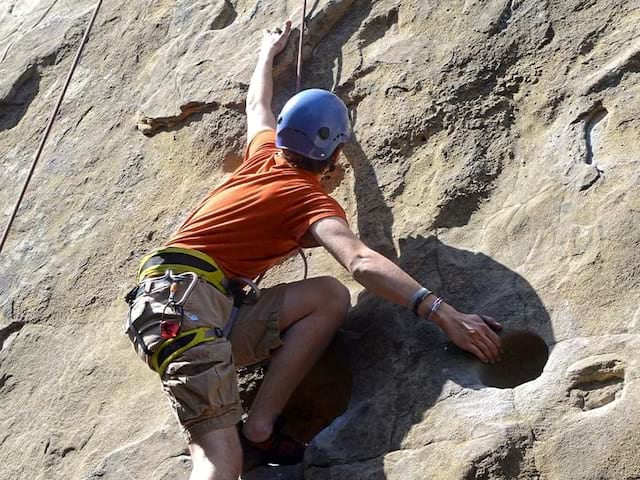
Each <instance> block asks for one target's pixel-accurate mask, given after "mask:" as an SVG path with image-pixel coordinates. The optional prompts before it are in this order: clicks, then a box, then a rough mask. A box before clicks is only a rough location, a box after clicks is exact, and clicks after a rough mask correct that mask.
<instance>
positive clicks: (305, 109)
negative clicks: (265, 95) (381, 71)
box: [276, 88, 351, 161]
mask: <svg viewBox="0 0 640 480" xmlns="http://www.w3.org/2000/svg"><path fill="white" fill-rule="evenodd" d="M350 136H351V126H350V124H349V112H348V110H347V107H346V105H345V104H344V103H343V102H342V100H340V98H338V96H337V95H334V94H333V93H331V92H328V91H326V90H322V89H319V88H312V89H309V90H303V91H302V92H300V93H298V94H296V95H294V96H293V97H291V98H290V99H289V101H288V102H287V103H286V104H285V105H284V107H283V108H282V112H280V115H279V116H278V123H277V126H276V146H277V147H278V148H286V149H288V150H291V151H293V152H295V153H297V154H299V155H302V156H304V157H307V158H311V159H312V160H318V161H324V160H329V158H330V157H331V155H332V154H333V152H334V151H335V149H336V148H337V147H338V146H339V145H340V144H342V143H345V142H347V141H348V140H349V137H350Z"/></svg>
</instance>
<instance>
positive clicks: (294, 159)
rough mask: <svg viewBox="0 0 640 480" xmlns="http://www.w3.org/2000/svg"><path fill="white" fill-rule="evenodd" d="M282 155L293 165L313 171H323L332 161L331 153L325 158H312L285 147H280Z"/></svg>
mask: <svg viewBox="0 0 640 480" xmlns="http://www.w3.org/2000/svg"><path fill="white" fill-rule="evenodd" d="M282 155H283V156H284V158H286V159H287V161H288V162H289V163H290V164H291V165H293V166H294V167H297V168H302V169H303V170H308V171H310V172H313V173H324V172H325V170H327V169H328V168H330V167H331V164H332V161H333V155H332V156H331V157H329V158H328V159H327V160H314V159H313V158H308V157H305V156H303V155H300V154H299V153H296V152H292V151H291V150H287V149H286V148H283V149H282Z"/></svg>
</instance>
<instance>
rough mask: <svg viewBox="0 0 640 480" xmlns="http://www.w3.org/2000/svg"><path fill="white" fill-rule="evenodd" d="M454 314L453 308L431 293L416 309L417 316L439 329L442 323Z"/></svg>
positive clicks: (455, 311)
mask: <svg viewBox="0 0 640 480" xmlns="http://www.w3.org/2000/svg"><path fill="white" fill-rule="evenodd" d="M456 313H457V310H456V309H455V308H453V307H452V306H451V305H449V304H448V303H445V302H444V301H443V300H442V299H441V298H440V297H438V296H437V295H435V294H433V293H430V294H429V295H428V296H427V297H426V298H425V299H424V301H423V302H422V303H421V304H420V306H419V307H418V314H419V315H420V316H421V317H422V318H425V319H427V320H430V321H432V322H433V323H435V324H436V325H438V326H439V327H442V323H443V322H445V321H446V319H447V318H451V317H452V316H453V315H455V314H456Z"/></svg>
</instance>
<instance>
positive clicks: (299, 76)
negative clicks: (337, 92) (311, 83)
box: [296, 0, 307, 92]
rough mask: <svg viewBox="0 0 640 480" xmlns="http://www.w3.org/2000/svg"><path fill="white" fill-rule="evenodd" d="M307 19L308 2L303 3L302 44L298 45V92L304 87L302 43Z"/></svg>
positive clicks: (305, 0) (304, 0)
mask: <svg viewBox="0 0 640 480" xmlns="http://www.w3.org/2000/svg"><path fill="white" fill-rule="evenodd" d="M306 17H307V0H303V2H302V21H301V22H300V43H298V65H297V67H296V92H299V91H300V89H301V87H302V43H303V42H304V29H305V20H306Z"/></svg>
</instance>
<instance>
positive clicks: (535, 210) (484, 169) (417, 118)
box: [0, 0, 640, 480]
mask: <svg viewBox="0 0 640 480" xmlns="http://www.w3.org/2000/svg"><path fill="white" fill-rule="evenodd" d="M308 4H309V6H308V15H307V20H308V21H307V23H308V25H307V28H308V31H307V34H306V35H305V39H306V40H305V45H304V49H303V58H304V76H303V86H304V87H307V88H308V87H321V88H326V89H330V90H333V91H335V92H336V93H337V94H338V95H339V96H341V98H343V99H344V101H345V102H346V104H347V105H348V107H349V109H350V112H351V115H352V119H353V125H354V138H353V141H352V142H351V143H350V144H349V145H348V146H346V148H345V150H344V156H343V158H342V159H341V164H340V168H338V170H337V171H336V172H334V173H333V174H332V175H331V177H330V178H327V179H325V183H326V187H327V189H328V190H329V191H330V192H331V194H332V195H333V196H334V197H335V198H336V199H337V200H339V201H340V202H341V203H342V205H343V206H344V207H345V209H346V210H347V212H348V214H349V215H350V217H351V219H352V220H351V224H352V226H353V227H354V229H355V230H356V231H357V232H358V234H359V235H360V237H361V238H362V239H363V240H364V241H365V242H366V243H367V244H369V245H370V246H372V247H373V248H375V249H376V250H378V251H380V252H382V253H383V254H385V255H386V256H388V257H390V258H392V259H393V260H394V261H396V262H398V263H399V264H400V265H401V266H402V267H403V268H405V269H406V270H407V271H408V272H410V273H411V274H412V275H413V276H414V277H415V278H417V279H418V280H420V281H421V282H422V283H423V284H425V285H427V286H429V288H431V289H432V290H436V291H438V292H440V293H441V294H442V295H443V296H444V297H445V298H446V299H447V301H448V302H449V303H451V304H452V305H454V306H456V307H457V308H458V309H460V310H463V311H475V312H482V313H485V314H487V315H492V316H493V317H495V318H496V319H498V320H500V321H501V322H503V323H504V325H505V332H504V334H503V335H504V339H505V349H506V354H505V362H504V363H503V364H500V365H496V366H493V367H487V366H483V365H482V364H480V363H479V362H477V361H475V360H474V359H473V358H471V357H470V356H468V355H466V354H464V353H463V352H460V351H458V350H457V349H456V348H454V347H453V346H451V345H450V344H449V343H448V342H447V340H446V338H445V337H444V336H443V334H442V333H441V332H440V331H439V330H438V329H437V328H436V327H435V326H433V325H430V324H427V323H426V322H424V321H418V320H417V319H415V318H414V317H413V316H412V314H411V313H410V312H408V311H407V310H406V309H404V308H401V307H396V306H393V305H390V304H389V303H387V302H384V301H381V300H378V299H376V298H374V297H372V296H371V295H370V294H368V293H367V292H364V291H362V288H361V287H360V286H359V285H358V284H356V283H355V282H354V281H353V280H351V279H350V277H349V276H348V275H347V273H346V272H344V271H343V270H342V269H341V268H340V266H339V265H338V264H337V263H336V262H335V261H334V260H333V259H331V258H330V257H329V256H328V255H326V254H325V253H323V252H321V251H310V252H309V254H308V255H309V267H310V275H325V274H329V275H334V276H336V277H337V278H339V279H341V280H342V281H343V282H344V283H345V284H346V285H347V286H348V287H349V288H350V290H351V292H352V299H353V305H354V307H353V309H352V311H351V313H350V315H349V318H348V321H347V322H346V323H345V325H344V329H343V330H342V331H341V332H340V334H339V335H338V337H337V338H336V342H335V344H334V346H333V348H332V353H331V355H330V356H329V357H327V358H325V360H324V361H323V363H322V364H321V365H320V366H319V367H318V369H317V372H316V373H317V375H315V376H314V379H310V380H309V381H308V382H307V383H306V384H305V387H304V388H302V389H301V390H300V391H299V392H297V394H296V398H294V400H293V401H292V404H291V405H290V406H289V408H288V410H287V417H288V419H289V421H290V425H291V427H290V428H291V429H292V431H293V432H295V433H297V434H298V435H300V436H303V437H305V438H309V439H311V444H310V447H309V449H308V453H307V455H306V458H305V462H304V464H303V465H300V466H297V467H289V468H280V469H277V468H275V469H274V468H270V469H264V468H263V469H257V470H254V471H252V472H249V473H247V474H246V475H244V476H243V478H247V479H253V480H261V479H266V478H269V479H275V478H280V479H298V478H307V479H319V480H324V479H332V480H340V479H350V480H353V479H367V480H371V479H374V480H377V479H388V480H394V479H425V478H430V479H442V480H450V479H461V480H469V479H548V480H554V479H563V480H574V479H575V480H579V479H580V480H582V479H584V480H591V479H611V480H631V479H637V478H640V451H639V450H638V448H637V439H638V437H639V436H640V384H639V381H638V378H639V376H640V363H639V362H640V360H639V358H640V357H639V355H638V352H639V351H640V248H639V247H640V229H639V228H638V225H640V194H639V193H638V191H639V189H640V168H639V167H640V143H638V138H639V137H640V120H638V117H639V114H640V106H639V105H640V104H639V103H638V98H639V97H640V2H639V1H638V0H611V1H606V2H605V1H602V0H600V1H598V0H563V1H559V0H543V1H541V0H483V1H480V0H456V1H450V2H435V1H430V0H429V1H427V0H406V1H404V0H403V1H398V0H395V1H393V0H378V1H375V2H374V1H365V0H315V1H313V2H308ZM93 6H94V2H90V1H87V0H74V1H71V0H23V1H17V0H3V1H0V169H1V172H2V173H1V175H0V205H1V208H0V221H1V222H2V224H3V225H4V223H5V222H6V221H8V218H9V215H10V213H11V210H12V208H13V202H14V201H15V199H16V198H17V196H18V194H19V191H20V188H21V184H22V182H23V179H24V178H25V175H26V173H27V171H28V168H29V164H30V162H31V159H32V157H33V155H34V152H35V150H36V148H37V145H38V142H39V141H40V136H41V134H42V132H43V131H44V128H45V125H46V122H47V120H48V118H49V115H50V112H51V110H52V108H53V105H54V103H55V101H56V99H57V96H58V95H59V91H60V89H61V87H62V85H63V82H64V80H65V77H66V74H67V71H68V69H69V67H70V65H71V63H72V61H73V57H74V55H75V51H76V49H77V47H78V45H79V42H80V39H81V37H82V34H83V31H84V28H85V26H86V24H87V22H88V20H89V17H90V15H91V11H92V9H93ZM301 6H302V2H275V1H264V0H215V1H210V2H204V1H197V0H177V1H173V0H172V1H169V0H142V1H136V2H124V1H121V0H114V1H110V2H104V4H103V6H102V9H101V11H100V13H99V15H98V18H97V21H96V24H95V26H94V29H93V31H92V33H91V36H90V38H89V43H88V45H87V47H86V49H85V53H84V55H83V58H82V60H81V63H80V66H79V67H78V70H77V71H76V74H75V76H74V79H73V81H72V84H71V87H70V89H69V91H68V93H67V95H66V98H65V100H64V102H63V104H62V108H61V111H60V113H59V116H58V118H57V119H56V124H55V126H54V129H53V131H52V135H51V138H50V140H49V142H48V144H47V146H46V148H45V150H44V154H43V157H42V159H41V161H40V163H39V165H38V167H37V169H36V173H35V175H34V177H33V180H32V182H31V185H30V187H29V190H28V193H27V195H26V198H25V200H24V202H23V204H22V207H21V209H20V211H19V215H18V218H17V220H16V223H15V224H14V227H13V229H12V232H11V235H10V237H9V240H8V243H7V245H6V247H5V249H4V251H3V252H2V253H1V254H0V413H1V414H0V478H7V479H9V478H10V479H16V480H17V479H30V480H33V479H41V480H45V479H47V480H48V479H63V478H64V479H85V480H88V479H113V480H115V479H125V478H150V479H151V478H152V479H169V478H172V479H173V478H185V479H186V478H188V475H189V473H188V472H189V457H188V452H187V449H186V445H185V444H184V442H183V441H182V438H181V436H180V433H179V431H178V429H177V427H176V425H175V421H174V419H173V417H172V414H171V411H170V409H169V407H168V404H167V402H166V400H165V399H164V398H163V396H162V392H161V391H160V388H159V385H158V382H157V379H156V378H155V377H154V375H153V374H152V373H151V372H150V371H149V370H148V369H147V368H146V367H145V366H144V365H143V364H142V362H140V361H139V360H138V359H137V358H136V356H135V353H134V352H133V349H132V348H131V347H130V345H129V344H128V340H127V339H126V337H125V336H124V335H123V319H124V315H125V311H126V308H125V304H124V303H123V301H122V296H123V295H124V293H126V291H127V290H128V289H129V288H130V287H131V286H132V282H133V280H134V272H135V269H136V265H137V261H138V260H139V259H140V258H141V256H142V255H144V254H145V253H146V252H147V251H148V250H149V249H150V248H152V247H155V246H158V245H160V244H161V243H162V242H163V241H164V240H165V239H167V238H168V236H169V235H170V234H171V232H172V231H173V230H174V229H175V228H176V227H177V225H179V223H180V222H181V221H182V219H183V218H184V217H185V215H186V214H187V213H188V212H189V211H190V210H191V208H192V207H193V206H194V205H195V203H196V202H197V201H198V200H199V198H200V197H201V196H202V195H204V194H205V193H206V192H208V191H209V190H211V189H212V188H213V187H214V186H216V185H217V184H219V183H220V182H222V181H223V180H224V179H225V178H226V177H227V176H228V175H229V173H230V172H231V171H233V170H234V168H235V167H237V166H238V164H239V162H240V161H241V158H242V154H243V148H244V146H245V143H246V138H245V116H244V98H245V96H246V92H247V88H248V83H249V79H250V76H251V72H252V69H253V66H254V63H255V61H256V57H257V49H258V46H259V43H260V38H261V32H262V30H263V29H264V28H269V27H274V26H277V25H279V24H281V23H282V22H283V21H284V20H285V19H286V18H292V19H293V20H294V25H297V23H299V20H298V18H299V17H300V14H301ZM297 35H298V33H297V32H294V34H293V36H292V42H291V45H289V47H288V48H287V50H286V51H285V52H284V53H283V54H282V55H281V56H280V57H279V59H278V61H277V64H276V66H275V68H274V77H275V80H276V92H275V98H274V105H273V107H274V110H276V111H277V110H278V109H279V108H281V106H282V105H283V104H284V102H285V101H286V100H287V99H288V98H289V97H290V96H291V95H292V94H293V93H294V90H295V73H294V72H295V62H296V46H295V45H294V43H295V41H296V40H297V38H298V36H297ZM301 276H302V273H301V262H300V260H299V259H296V258H293V259H290V260H288V261H287V262H286V263H284V264H283V265H281V266H280V267H278V268H276V269H274V270H273V271H271V272H270V273H269V274H268V275H267V278H266V279H265V284H275V283H278V282H280V281H286V280H290V279H294V278H300V277H301ZM345 372H347V374H346V375H345ZM251 375H253V374H247V375H245V376H244V377H243V382H244V383H243V385H245V386H246V388H245V390H246V395H247V398H249V397H250V391H251V389H252V388H255V382H254V377H252V376H251ZM331 379H333V383H332V380H331ZM314 380H315V381H314ZM335 392H341V394H342V393H344V395H340V396H336V395H335ZM345 392H346V393H345ZM311 399H313V401H312V400H311ZM337 400H339V401H337ZM248 401H250V398H249V400H248ZM332 401H333V403H332Z"/></svg>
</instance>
